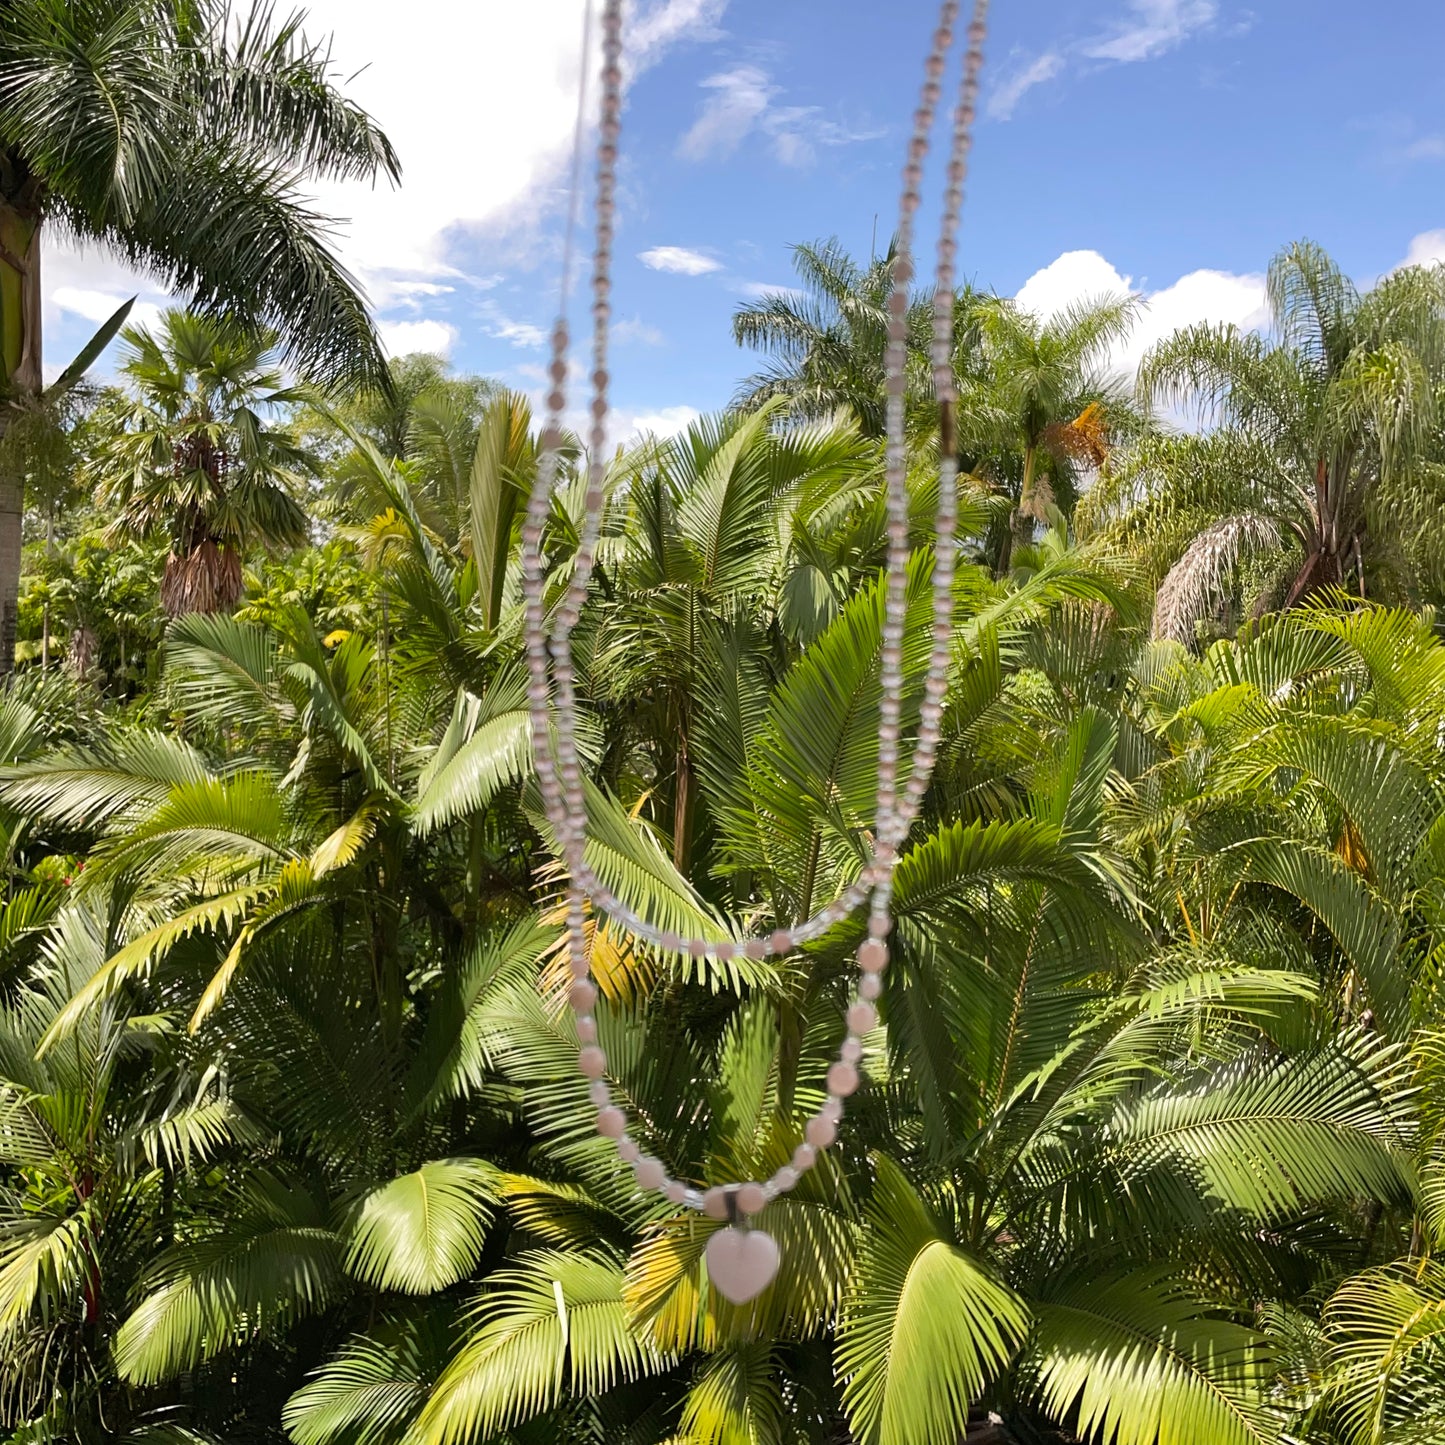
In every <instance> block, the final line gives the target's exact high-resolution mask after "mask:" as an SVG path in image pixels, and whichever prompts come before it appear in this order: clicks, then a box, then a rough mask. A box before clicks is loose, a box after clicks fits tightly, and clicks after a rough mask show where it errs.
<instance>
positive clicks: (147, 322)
mask: <svg viewBox="0 0 1445 1445" xmlns="http://www.w3.org/2000/svg"><path fill="white" fill-rule="evenodd" d="M129 299H130V298H129V297H126V296H122V295H120V294H118V293H116V292H113V291H91V290H89V289H87V288H85V287H82V286H57V287H56V288H55V290H54V291H52V292H51V293H50V301H51V304H52V305H54V306H55V307H56V308H58V309H59V310H61V311H68V312H70V313H71V315H73V316H83V317H84V318H85V319H86V320H87V321H93V322H95V323H96V325H97V326H98V325H99V324H100V323H101V322H102V321H109V320H110V318H111V317H112V316H114V315H115V313H116V312H117V311H119V310H120V308H121V306H122V305H123V304H124V303H125V302H126V301H127V300H129ZM160 315H161V308H160V307H159V306H157V305H156V303H155V302H153V301H141V300H136V302H135V304H134V305H133V306H132V307H131V308H130V315H129V316H127V317H126V324H127V325H128V326H154V325H155V324H156V322H157V321H159V320H160Z"/></svg>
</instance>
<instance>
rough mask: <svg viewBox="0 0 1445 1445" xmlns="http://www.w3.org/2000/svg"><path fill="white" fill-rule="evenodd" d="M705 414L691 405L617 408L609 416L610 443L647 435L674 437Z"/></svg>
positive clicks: (633, 439) (608, 431)
mask: <svg viewBox="0 0 1445 1445" xmlns="http://www.w3.org/2000/svg"><path fill="white" fill-rule="evenodd" d="M700 415H701V413H700V412H699V411H698V410H697V409H696V408H695V407H691V406H663V407H658V408H656V410H654V411H625V410H616V409H614V410H613V411H612V412H611V413H609V415H608V418H607V434H608V438H609V445H610V444H613V443H623V444H625V443H627V442H629V441H636V440H639V439H640V438H642V437H645V436H656V437H670V436H676V435H677V434H678V432H680V431H685V430H686V429H687V428H688V427H690V426H691V425H692V424H693V422H695V421H696V420H697V419H698V417H699V416H700Z"/></svg>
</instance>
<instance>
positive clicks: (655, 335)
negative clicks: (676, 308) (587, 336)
mask: <svg viewBox="0 0 1445 1445" xmlns="http://www.w3.org/2000/svg"><path fill="white" fill-rule="evenodd" d="M612 339H613V341H616V342H618V343H619V344H622V345H626V344H627V343H628V342H632V341H635V342H639V343H640V344H641V345H643V346H661V345H662V343H663V341H664V340H666V338H665V337H664V336H663V334H662V332H661V331H659V330H658V329H657V327H655V326H649V325H648V324H647V322H645V321H644V320H643V319H642V318H641V317H640V316H630V317H627V318H625V319H624V320H622V321H619V322H618V323H617V324H616V325H615V326H614V327H613V328H612Z"/></svg>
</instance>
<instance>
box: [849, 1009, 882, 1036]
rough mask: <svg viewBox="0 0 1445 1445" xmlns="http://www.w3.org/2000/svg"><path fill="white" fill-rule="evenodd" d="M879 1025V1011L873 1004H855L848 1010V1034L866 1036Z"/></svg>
mask: <svg viewBox="0 0 1445 1445" xmlns="http://www.w3.org/2000/svg"><path fill="white" fill-rule="evenodd" d="M877 1024H878V1010H877V1009H876V1008H874V1007H873V1005H872V1004H871V1003H855V1004H854V1005H853V1006H852V1007H851V1008H850V1009H849V1010H848V1032H849V1033H851V1034H866V1033H869V1032H870V1031H871V1030H872V1029H874V1028H875V1027H876V1026H877Z"/></svg>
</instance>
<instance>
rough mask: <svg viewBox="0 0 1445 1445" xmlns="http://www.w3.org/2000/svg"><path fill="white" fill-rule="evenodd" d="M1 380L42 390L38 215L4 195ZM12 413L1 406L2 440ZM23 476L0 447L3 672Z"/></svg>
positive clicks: (16, 388) (14, 606)
mask: <svg viewBox="0 0 1445 1445" xmlns="http://www.w3.org/2000/svg"><path fill="white" fill-rule="evenodd" d="M0 385H3V387H4V390H5V392H6V394H7V395H8V396H9V397H10V398H12V399H14V400H24V399H25V398H27V397H34V396H38V395H39V394H40V388H41V371H40V219H39V217H38V216H33V215H29V214H27V213H26V212H25V211H23V210H21V209H19V208H17V207H16V206H14V205H12V204H10V203H9V202H8V201H6V200H3V199H0ZM13 415H14V413H13V411H11V410H10V408H8V407H6V408H3V409H0V442H3V440H4V437H5V433H6V432H7V431H8V430H9V428H10V420H11V417H12V416H13ZM24 511H25V478H24V476H23V475H21V473H20V470H19V468H18V466H17V464H16V462H15V461H14V459H13V458H10V457H6V456H5V455H4V452H3V449H0V675H3V674H6V673H9V672H11V671H13V670H14V667H15V624H16V617H17V613H18V611H19V605H20V546H21V530H20V528H21V519H22V517H23V516H24Z"/></svg>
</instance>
